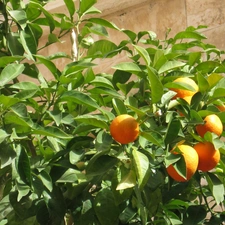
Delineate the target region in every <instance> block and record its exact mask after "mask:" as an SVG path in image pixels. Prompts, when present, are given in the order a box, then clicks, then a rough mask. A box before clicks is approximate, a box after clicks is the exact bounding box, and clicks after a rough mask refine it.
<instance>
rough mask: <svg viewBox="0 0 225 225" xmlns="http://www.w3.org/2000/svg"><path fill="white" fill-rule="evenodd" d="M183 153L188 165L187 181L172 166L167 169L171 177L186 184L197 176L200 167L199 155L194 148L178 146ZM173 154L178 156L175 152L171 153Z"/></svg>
mask: <svg viewBox="0 0 225 225" xmlns="http://www.w3.org/2000/svg"><path fill="white" fill-rule="evenodd" d="M177 147H178V148H179V150H180V151H181V154H182V155H183V157H184V161H185V165H186V179H185V178H184V177H182V176H181V175H180V174H179V173H178V172H177V171H176V170H175V168H174V166H173V165H172V164H171V165H169V166H168V167H167V168H166V169H167V172H168V174H169V176H170V177H172V178H173V179H174V180H176V181H179V182H185V181H188V180H190V179H191V177H192V176H193V175H194V174H195V172H196V170H197V167H198V154H197V152H196V151H195V149H194V148H192V147H191V146H189V145H178V146H177ZM171 152H172V153H173V154H178V153H177V152H175V151H173V150H172V151H171Z"/></svg>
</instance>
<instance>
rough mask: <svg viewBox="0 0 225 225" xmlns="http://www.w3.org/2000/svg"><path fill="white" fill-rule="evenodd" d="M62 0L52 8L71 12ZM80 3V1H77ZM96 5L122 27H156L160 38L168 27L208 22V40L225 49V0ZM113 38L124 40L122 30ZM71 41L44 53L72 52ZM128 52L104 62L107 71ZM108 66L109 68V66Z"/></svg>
mask: <svg viewBox="0 0 225 225" xmlns="http://www.w3.org/2000/svg"><path fill="white" fill-rule="evenodd" d="M63 2H64V1H61V0H56V1H53V2H52V3H51V4H50V5H49V6H48V10H49V11H51V12H61V13H67V10H66V9H65V7H64V6H63ZM75 3H76V4H77V3H78V1H75ZM96 7H97V8H98V9H100V10H101V11H102V14H101V16H102V17H103V18H105V19H107V20H109V21H111V22H114V23H115V24H116V25H117V26H118V27H120V28H124V29H129V30H132V31H134V32H139V31H142V30H149V31H153V32H155V33H156V34H157V36H158V38H160V39H163V38H164V37H165V34H166V32H167V30H168V29H171V32H170V35H171V36H172V35H174V34H176V33H177V32H179V31H182V30H184V29H185V28H186V27H188V26H195V27H196V26H199V25H207V26H208V27H207V28H206V29H204V30H202V32H203V33H204V34H205V35H206V37H207V40H206V42H208V43H211V44H214V45H216V46H217V47H218V48H219V49H224V50H225V0H138V1H137V0H98V3H97V4H96ZM109 35H110V36H109V38H110V40H111V41H114V42H115V43H120V41H121V40H123V38H124V37H123V36H122V34H118V33H116V32H115V31H110V33H109ZM70 50H71V43H70V37H69V35H68V36H66V37H64V42H63V43H59V44H57V45H56V46H54V48H52V47H50V48H48V49H47V50H46V51H45V53H44V54H47V55H49V54H52V53H55V52H57V51H66V52H67V53H68V54H70V52H71V51H70ZM123 57H124V56H123V55H121V58H119V59H116V60H114V61H113V62H110V61H107V63H104V64H102V69H103V70H104V71H105V69H106V68H109V67H110V66H111V65H113V63H117V62H118V61H120V60H123V59H122V58H123ZM66 62H67V61H66V60H60V61H59V62H58V67H59V68H63V67H64V65H65V64H66ZM106 70H107V69H106Z"/></svg>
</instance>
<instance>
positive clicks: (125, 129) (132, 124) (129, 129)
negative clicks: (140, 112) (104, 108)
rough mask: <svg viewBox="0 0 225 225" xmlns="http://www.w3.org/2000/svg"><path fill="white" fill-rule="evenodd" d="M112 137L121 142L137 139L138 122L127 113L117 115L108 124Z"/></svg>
mask: <svg viewBox="0 0 225 225" xmlns="http://www.w3.org/2000/svg"><path fill="white" fill-rule="evenodd" d="M110 133H111V135H112V137H113V138H114V139H115V140H116V141H117V142H119V143H121V144H128V143H130V142H133V141H135V140H136V139H137V137H138V135H139V124H138V122H137V121H136V119H135V118H134V117H132V116H130V115H128V114H122V115H119V116H117V117H116V118H115V119H114V120H113V121H112V123H111V124H110Z"/></svg>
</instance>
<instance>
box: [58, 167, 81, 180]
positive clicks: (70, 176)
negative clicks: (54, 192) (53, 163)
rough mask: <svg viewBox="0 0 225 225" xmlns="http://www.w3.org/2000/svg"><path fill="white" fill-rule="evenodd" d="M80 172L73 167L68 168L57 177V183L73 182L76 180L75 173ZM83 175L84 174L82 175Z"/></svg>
mask: <svg viewBox="0 0 225 225" xmlns="http://www.w3.org/2000/svg"><path fill="white" fill-rule="evenodd" d="M77 172H78V173H80V171H77V170H74V169H71V168H70V169H68V170H66V172H65V173H63V175H62V176H60V178H58V179H57V183H74V182H76V181H77V180H78V177H77V175H76V173H77ZM84 176H85V175H84Z"/></svg>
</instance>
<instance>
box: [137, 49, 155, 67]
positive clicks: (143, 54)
mask: <svg viewBox="0 0 225 225" xmlns="http://www.w3.org/2000/svg"><path fill="white" fill-rule="evenodd" d="M134 48H135V49H136V50H137V52H138V53H139V54H140V55H141V57H142V58H143V59H144V61H145V63H146V65H147V66H149V65H150V63H151V59H150V56H149V54H148V52H147V50H146V49H145V48H143V47H141V46H138V45H134Z"/></svg>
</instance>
